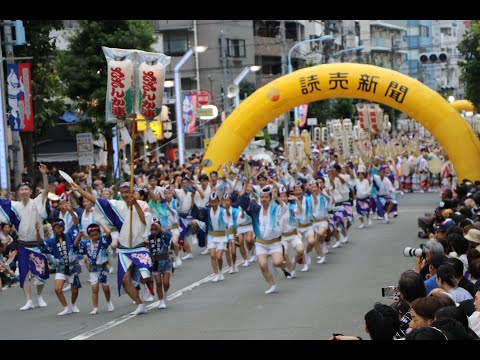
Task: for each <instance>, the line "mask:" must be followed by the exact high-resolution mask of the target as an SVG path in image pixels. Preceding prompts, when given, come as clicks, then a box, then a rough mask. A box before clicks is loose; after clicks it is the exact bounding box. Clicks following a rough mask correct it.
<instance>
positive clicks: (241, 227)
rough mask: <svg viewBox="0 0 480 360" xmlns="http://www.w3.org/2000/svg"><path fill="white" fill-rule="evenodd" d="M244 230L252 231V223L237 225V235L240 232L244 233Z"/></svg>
mask: <svg viewBox="0 0 480 360" xmlns="http://www.w3.org/2000/svg"><path fill="white" fill-rule="evenodd" d="M246 232H253V226H252V224H249V225H243V226H242V225H239V226H238V227H237V235H240V234H245V233H246Z"/></svg>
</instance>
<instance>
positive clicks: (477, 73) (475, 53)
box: [457, 20, 480, 109]
mask: <svg viewBox="0 0 480 360" xmlns="http://www.w3.org/2000/svg"><path fill="white" fill-rule="evenodd" d="M457 48H458V50H459V51H460V54H462V56H463V57H464V59H465V60H462V61H459V62H458V65H459V67H460V71H461V74H460V80H461V81H462V82H463V84H464V86H465V97H466V99H468V100H470V101H471V102H472V103H473V105H474V106H475V108H477V109H478V108H479V107H480V20H473V21H472V24H471V27H470V29H468V30H467V31H466V32H465V35H464V37H463V40H462V41H461V42H460V43H459V44H458V47H457Z"/></svg>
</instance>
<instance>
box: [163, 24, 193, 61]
mask: <svg viewBox="0 0 480 360" xmlns="http://www.w3.org/2000/svg"><path fill="white" fill-rule="evenodd" d="M163 47H164V51H165V54H166V55H169V56H183V55H184V54H185V53H186V52H187V51H188V33H187V30H181V31H166V32H164V33H163Z"/></svg>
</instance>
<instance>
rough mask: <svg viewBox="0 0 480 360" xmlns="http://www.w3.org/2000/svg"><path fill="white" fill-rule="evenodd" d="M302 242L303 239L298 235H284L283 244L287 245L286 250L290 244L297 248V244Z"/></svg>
mask: <svg viewBox="0 0 480 360" xmlns="http://www.w3.org/2000/svg"><path fill="white" fill-rule="evenodd" d="M302 244H303V243H302V239H300V236H298V235H290V236H287V237H284V236H282V245H283V246H284V247H285V251H287V249H288V247H289V245H290V246H291V247H293V248H294V249H295V248H296V247H297V245H302Z"/></svg>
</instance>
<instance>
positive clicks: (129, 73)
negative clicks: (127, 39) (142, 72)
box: [104, 48, 134, 120]
mask: <svg viewBox="0 0 480 360" xmlns="http://www.w3.org/2000/svg"><path fill="white" fill-rule="evenodd" d="M104 52H105V54H106V56H107V71H108V76H107V101H106V103H107V109H106V112H107V120H124V119H126V118H127V117H129V116H131V115H132V114H133V61H132V59H131V58H133V56H134V55H133V52H131V51H129V50H122V49H110V48H104Z"/></svg>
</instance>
